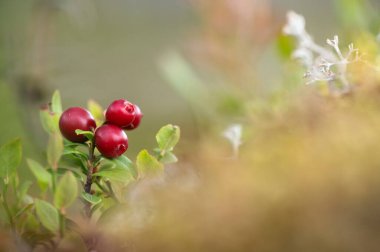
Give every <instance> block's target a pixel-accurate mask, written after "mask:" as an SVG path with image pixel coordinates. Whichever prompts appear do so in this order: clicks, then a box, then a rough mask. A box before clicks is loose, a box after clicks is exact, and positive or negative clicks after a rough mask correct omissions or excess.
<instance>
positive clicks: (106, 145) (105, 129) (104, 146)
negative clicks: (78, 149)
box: [95, 124, 128, 158]
mask: <svg viewBox="0 0 380 252" xmlns="http://www.w3.org/2000/svg"><path fill="white" fill-rule="evenodd" d="M95 146H96V148H97V149H98V150H99V152H100V153H101V154H102V155H103V156H104V157H107V158H116V157H118V156H120V155H122V154H123V153H124V152H125V151H126V150H127V149H128V137H127V134H125V132H124V131H123V130H122V129H121V128H120V127H118V126H115V125H112V124H105V125H103V126H101V127H99V128H98V129H97V130H96V131H95Z"/></svg>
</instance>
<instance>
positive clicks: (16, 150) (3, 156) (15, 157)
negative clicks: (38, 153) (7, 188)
mask: <svg viewBox="0 0 380 252" xmlns="http://www.w3.org/2000/svg"><path fill="white" fill-rule="evenodd" d="M21 156H22V146H21V140H20V139H19V138H18V139H15V140H13V141H11V142H9V143H7V144H5V145H3V146H1V147H0V176H1V177H3V178H7V177H8V176H9V175H11V174H13V173H15V172H16V169H17V167H18V166H19V165H20V163H21Z"/></svg>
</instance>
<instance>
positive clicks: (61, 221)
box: [59, 212, 65, 238]
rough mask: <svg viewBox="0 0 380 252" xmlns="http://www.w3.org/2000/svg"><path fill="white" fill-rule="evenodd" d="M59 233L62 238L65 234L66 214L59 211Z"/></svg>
mask: <svg viewBox="0 0 380 252" xmlns="http://www.w3.org/2000/svg"><path fill="white" fill-rule="evenodd" d="M59 234H60V236H61V238H63V237H64V236H65V216H64V214H63V213H62V212H60V213H59Z"/></svg>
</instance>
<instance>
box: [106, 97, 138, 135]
mask: <svg viewBox="0 0 380 252" xmlns="http://www.w3.org/2000/svg"><path fill="white" fill-rule="evenodd" d="M135 115H136V111H135V106H134V105H133V104H132V103H130V102H129V101H127V100H123V99H120V100H116V101H114V102H112V103H111V105H109V106H108V108H107V111H106V121H107V122H108V123H110V124H114V125H116V126H119V127H121V128H124V127H127V126H128V125H129V124H130V123H132V122H133V120H134V119H135Z"/></svg>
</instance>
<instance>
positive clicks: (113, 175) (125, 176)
mask: <svg viewBox="0 0 380 252" xmlns="http://www.w3.org/2000/svg"><path fill="white" fill-rule="evenodd" d="M94 176H97V177H104V178H107V179H110V180H115V181H120V182H125V183H128V182H130V181H133V180H134V177H133V175H132V174H131V172H130V171H128V170H126V169H124V168H121V167H108V168H104V169H102V170H100V171H98V172H96V173H94Z"/></svg>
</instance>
